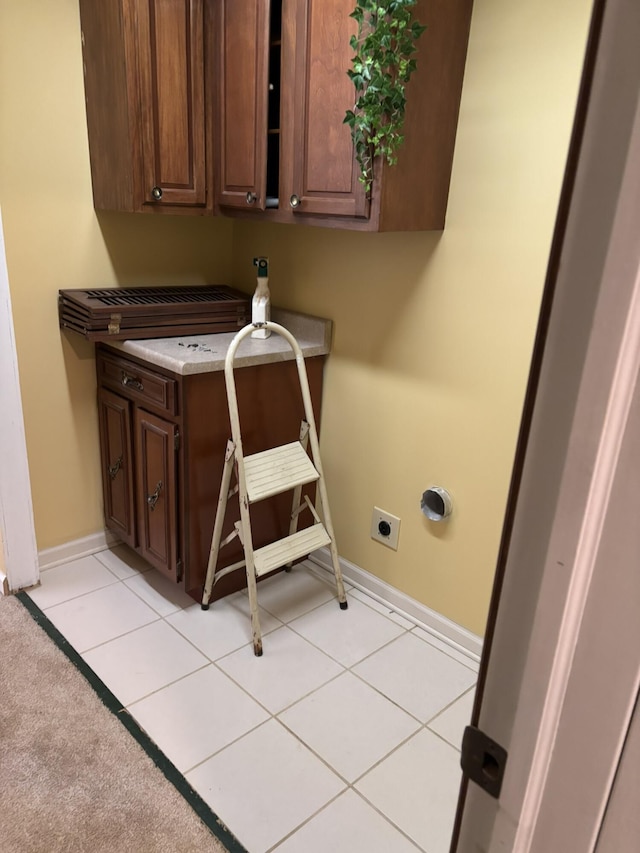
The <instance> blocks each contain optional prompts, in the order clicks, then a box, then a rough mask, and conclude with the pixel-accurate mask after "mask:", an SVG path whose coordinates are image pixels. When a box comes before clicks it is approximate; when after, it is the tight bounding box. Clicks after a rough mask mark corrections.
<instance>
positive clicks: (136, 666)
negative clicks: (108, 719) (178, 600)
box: [83, 593, 209, 705]
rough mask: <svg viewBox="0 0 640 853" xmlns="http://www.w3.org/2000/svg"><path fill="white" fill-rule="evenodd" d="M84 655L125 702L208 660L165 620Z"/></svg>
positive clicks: (158, 687)
mask: <svg viewBox="0 0 640 853" xmlns="http://www.w3.org/2000/svg"><path fill="white" fill-rule="evenodd" d="M130 595H133V593H130ZM141 603H142V602H141ZM145 606H146V605H145ZM83 657H84V659H85V660H86V662H87V663H88V664H89V666H90V667H91V669H93V671H94V672H95V673H96V674H97V675H98V677H99V678H101V679H102V681H104V683H105V684H106V685H107V687H108V688H109V689H110V690H111V691H112V692H113V693H115V695H116V696H117V697H118V699H119V700H120V701H121V702H122V704H123V705H129V704H131V702H135V701H136V700H137V699H142V698H143V696H147V695H148V694H150V693H152V692H153V691H154V690H159V689H160V688H162V687H166V686H167V685H168V684H171V683H172V682H173V681H176V680H177V679H178V678H182V677H183V676H185V675H188V674H189V673H190V672H194V671H195V670H196V669H200V668H201V667H203V666H205V665H206V664H208V663H209V661H208V660H207V659H206V658H205V657H204V655H202V654H200V652H199V651H198V650H197V649H194V648H193V646H192V645H191V644H190V643H188V642H187V641H186V640H185V639H183V638H182V637H181V636H180V634H178V632H177V631H174V630H173V628H171V627H170V626H169V625H167V624H166V622H164V621H162V620H159V621H157V622H152V623H151V624H150V625H146V626H145V627H144V628H139V629H138V630H137V631H133V632H132V633H131V634H125V635H124V637H119V638H118V639H117V640H112V641H111V642H110V643H105V644H104V645H102V646H98V647H97V648H95V649H92V650H91V651H89V652H86V653H85V654H84V655H83Z"/></svg>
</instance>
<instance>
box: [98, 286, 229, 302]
mask: <svg viewBox="0 0 640 853" xmlns="http://www.w3.org/2000/svg"><path fill="white" fill-rule="evenodd" d="M85 292H86V295H87V297H88V298H89V299H95V300H97V301H98V302H100V304H101V305H106V306H114V305H118V306H124V305H126V306H129V305H176V304H178V305H183V304H187V303H189V304H191V303H194V302H228V301H231V300H237V299H238V296H237V294H233V293H230V292H228V291H222V290H220V289H219V288H217V287H198V288H195V287H145V288H139V287H130V288H126V287H123V288H118V289H117V290H114V289H113V288H112V289H108V288H106V289H104V290H87V291H85Z"/></svg>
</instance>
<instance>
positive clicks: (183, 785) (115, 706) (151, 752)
mask: <svg viewBox="0 0 640 853" xmlns="http://www.w3.org/2000/svg"><path fill="white" fill-rule="evenodd" d="M15 597H16V598H17V599H18V601H20V602H21V603H22V604H23V605H24V607H25V608H26V609H27V610H28V611H29V613H30V614H31V616H32V618H33V620H34V621H35V622H37V624H38V625H40V627H41V628H42V629H43V630H44V631H45V633H46V634H47V635H48V636H49V637H50V638H51V639H52V640H53V642H54V643H55V644H56V646H58V648H59V649H60V651H62V652H63V654H64V655H66V657H67V658H68V659H69V661H70V662H71V663H72V664H73V666H75V668H76V669H77V670H78V671H79V672H80V673H81V675H83V676H84V678H85V679H86V680H87V681H88V682H89V684H90V686H91V687H92V688H93V689H94V691H95V692H96V693H97V695H98V697H99V698H100V700H101V701H102V702H103V703H104V705H106V707H107V708H108V709H109V710H110V711H111V713H112V714H113V715H114V716H115V717H117V718H118V719H119V720H120V722H121V723H122V725H123V726H124V727H125V728H126V729H127V730H128V731H129V733H130V734H131V735H132V736H133V737H134V738H135V739H136V741H137V742H138V743H139V744H140V746H141V747H142V748H143V749H144V751H145V752H146V753H147V755H148V756H149V758H150V759H151V760H152V761H153V763H154V764H155V765H156V767H157V768H158V769H159V770H160V771H161V772H162V773H163V775H164V776H165V778H166V779H167V780H168V781H169V782H171V784H172V785H173V786H174V788H175V789H176V790H177V791H178V793H179V794H181V795H182V797H184V799H185V800H186V801H187V803H188V804H189V805H190V806H191V808H192V809H193V810H194V811H195V813H196V814H197V815H198V817H199V818H200V820H201V821H202V822H203V823H204V824H205V826H206V827H207V828H208V829H209V831H210V832H211V833H212V834H213V835H215V837H216V838H217V839H218V840H219V841H221V842H222V843H223V844H224V845H225V847H226V848H227V850H228V851H229V853H249V851H248V850H247V849H246V848H245V847H243V846H242V844H240V842H239V841H238V839H237V838H236V837H235V836H234V835H232V834H231V832H230V831H229V830H228V829H227V827H226V826H225V825H224V824H223V823H222V821H221V820H220V818H219V817H218V816H217V815H216V814H215V812H213V811H212V810H211V808H210V807H209V806H208V805H207V803H206V802H205V801H204V800H203V799H202V797H201V796H200V794H198V792H197V791H196V790H194V789H193V788H192V787H191V785H190V784H189V783H188V782H187V780H186V779H185V778H184V776H183V775H182V773H180V771H179V770H178V768H177V767H176V766H175V764H172V762H171V761H169V759H168V758H167V756H166V755H165V754H164V753H163V752H162V750H160V749H159V748H158V747H157V746H156V744H155V743H154V742H153V741H152V740H151V738H150V737H149V736H148V735H147V733H146V732H145V731H144V730H143V729H141V728H140V726H139V725H138V723H137V722H136V721H135V720H134V718H133V717H132V716H131V714H130V713H129V712H128V711H127V709H126V708H125V707H124V705H123V704H122V702H120V700H119V699H118V698H117V697H116V696H115V695H114V694H113V693H112V692H111V691H110V690H109V688H108V687H107V685H106V684H105V683H104V682H103V681H102V680H101V679H100V678H98V676H97V675H96V674H95V672H94V671H93V670H92V669H91V667H90V666H89V665H88V664H87V663H86V662H85V660H84V659H83V658H82V657H81V656H80V655H79V654H78V652H77V651H76V650H75V649H74V648H73V646H72V645H71V644H70V643H69V641H68V640H67V639H65V637H64V636H63V635H62V634H61V633H60V631H58V629H57V628H56V626H55V625H54V624H53V623H52V622H51V621H50V619H49V618H48V617H47V616H46V615H45V614H44V613H43V612H42V610H40V608H39V607H38V605H37V604H35V603H34V601H33V600H32V599H31V598H30V597H29V596H28V595H27V593H26V592H18V593H16V595H15Z"/></svg>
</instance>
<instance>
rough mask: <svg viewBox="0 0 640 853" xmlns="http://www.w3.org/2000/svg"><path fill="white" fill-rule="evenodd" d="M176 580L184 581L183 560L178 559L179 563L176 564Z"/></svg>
mask: <svg viewBox="0 0 640 853" xmlns="http://www.w3.org/2000/svg"><path fill="white" fill-rule="evenodd" d="M176 580H177V581H181V580H182V560H181V559H180V558H178V562H177V563H176Z"/></svg>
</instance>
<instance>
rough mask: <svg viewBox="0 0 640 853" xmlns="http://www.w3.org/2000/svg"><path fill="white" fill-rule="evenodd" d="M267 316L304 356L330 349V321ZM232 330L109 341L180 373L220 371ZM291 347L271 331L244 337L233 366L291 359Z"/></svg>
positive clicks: (279, 313)
mask: <svg viewBox="0 0 640 853" xmlns="http://www.w3.org/2000/svg"><path fill="white" fill-rule="evenodd" d="M271 319H272V320H273V322H274V323H279V324H280V325H281V326H284V327H285V329H288V331H290V332H291V334H292V335H293V336H294V338H295V339H296V340H297V341H298V344H299V346H300V349H301V350H302V353H303V355H304V357H305V358H311V357H312V356H314V355H326V354H327V353H328V352H329V351H330V349H331V332H332V322H331V320H325V319H322V318H320V317H311V316H309V315H307V314H298V313H296V312H295V311H285V310H284V309H278V308H272V309H271ZM233 337H234V333H233V332H222V333H219V334H215V335H183V336H181V337H175V338H152V339H148V340H132V341H112V342H110V344H109V345H110V346H112V347H113V348H114V349H118V350H121V351H122V352H125V353H129V354H130V355H133V356H136V357H137V358H142V359H144V360H145V361H148V362H149V363H150V364H155V365H156V366H157V367H164V368H166V369H167V370H171V371H172V372H173V373H178V374H182V375H183V376H186V375H189V374H193V373H209V372H211V371H214V370H224V360H225V357H226V355H227V350H228V348H229V344H230V343H231V341H232V340H233ZM293 358H294V355H293V350H292V349H291V347H290V346H289V344H288V342H287V341H286V340H285V338H283V337H282V335H276V334H272V335H270V336H269V337H268V338H266V339H265V340H259V339H255V338H252V337H251V336H248V337H246V338H245V339H244V340H243V341H242V342H241V343H240V345H239V347H238V350H237V352H236V357H235V360H234V367H249V366H251V365H253V364H268V363H269V362H273V361H289V360H293Z"/></svg>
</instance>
